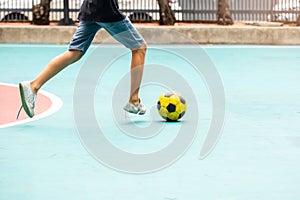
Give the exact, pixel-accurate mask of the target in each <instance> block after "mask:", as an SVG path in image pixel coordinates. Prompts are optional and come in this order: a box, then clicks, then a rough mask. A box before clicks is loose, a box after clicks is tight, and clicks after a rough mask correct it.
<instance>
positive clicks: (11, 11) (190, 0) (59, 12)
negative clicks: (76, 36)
mask: <svg viewBox="0 0 300 200" xmlns="http://www.w3.org/2000/svg"><path fill="white" fill-rule="evenodd" d="M40 1H41V0H0V20H1V21H31V20H32V7H33V5H36V4H39V3H40ZM228 2H229V6H230V11H231V14H232V18H233V19H234V21H288V22H293V21H296V18H297V16H298V13H299V7H300V6H299V0H228ZM81 3H82V0H69V1H68V4H69V7H68V9H67V15H68V16H69V18H70V19H72V20H74V21H76V20H77V14H78V10H79V8H80V5H81ZM217 4H218V0H169V5H170V6H171V8H172V10H173V11H174V13H175V17H176V19H177V21H189V22H190V21H192V22H195V21H197V22H198V21H202V22H204V21H206V22H215V21H216V20H217V19H216V13H217ZM50 5H51V13H50V21H59V20H61V19H63V18H65V17H66V16H65V15H64V5H65V4H64V0H52V1H51V4H50ZM119 7H120V9H121V11H123V12H124V13H125V14H126V15H127V16H129V17H130V18H131V19H132V20H137V21H145V22H151V21H157V20H159V8H158V4H157V2H156V0H119Z"/></svg>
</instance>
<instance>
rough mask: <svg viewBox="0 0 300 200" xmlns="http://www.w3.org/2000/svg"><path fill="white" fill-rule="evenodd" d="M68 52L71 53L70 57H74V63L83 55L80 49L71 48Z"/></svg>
mask: <svg viewBox="0 0 300 200" xmlns="http://www.w3.org/2000/svg"><path fill="white" fill-rule="evenodd" d="M68 53H69V55H70V57H71V58H72V59H71V60H72V61H71V62H72V63H74V62H76V61H78V60H80V58H81V57H82V52H81V51H78V50H69V51H68Z"/></svg>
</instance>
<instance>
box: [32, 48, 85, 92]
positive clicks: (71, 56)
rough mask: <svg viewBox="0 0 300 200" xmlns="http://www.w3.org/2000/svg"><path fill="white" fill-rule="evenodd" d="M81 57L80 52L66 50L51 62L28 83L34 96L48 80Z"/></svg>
mask: <svg viewBox="0 0 300 200" xmlns="http://www.w3.org/2000/svg"><path fill="white" fill-rule="evenodd" d="M81 56H82V52H81V51H79V50H68V51H66V52H64V53H62V54H61V55H59V56H57V57H56V58H54V59H53V60H51V61H50V62H49V63H48V65H47V66H46V68H45V69H44V70H43V71H42V72H41V73H40V74H39V75H38V76H37V77H36V78H35V79H34V80H33V81H31V82H30V86H31V88H32V91H33V93H35V94H36V93H37V92H38V90H39V89H40V88H41V87H42V85H44V84H45V83H46V82H47V81H48V80H50V79H51V78H52V77H54V76H55V75H56V74H58V73H59V72H60V71H62V70H63V69H64V68H66V67H67V66H69V65H70V64H72V63H74V62H76V61H78V60H79V59H80V58H81Z"/></svg>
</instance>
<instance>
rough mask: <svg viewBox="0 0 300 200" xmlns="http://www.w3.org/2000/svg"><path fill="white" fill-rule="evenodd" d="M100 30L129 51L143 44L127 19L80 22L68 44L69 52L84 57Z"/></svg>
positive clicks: (141, 38) (140, 37)
mask: <svg viewBox="0 0 300 200" xmlns="http://www.w3.org/2000/svg"><path fill="white" fill-rule="evenodd" d="M101 28H104V29H105V30H106V31H107V32H108V33H109V34H110V35H111V36H112V37H113V38H114V39H115V40H117V41H118V42H120V43H121V44H123V45H124V46H125V47H127V48H129V49H131V50H133V49H137V48H139V47H140V46H141V45H142V44H144V43H145V40H144V39H143V37H142V36H141V35H140V34H139V32H138V31H137V30H136V28H135V27H134V26H133V25H132V23H131V22H130V20H129V19H128V18H127V17H126V18H125V19H123V20H121V21H117V22H95V21H80V23H79V25H78V27H77V31H76V32H75V34H74V36H73V38H72V40H71V42H70V45H69V50H79V51H81V52H82V55H84V54H85V52H86V51H87V49H88V48H89V46H90V45H91V43H92V40H93V39H94V37H95V35H96V33H97V32H98V31H99V30H100V29H101Z"/></svg>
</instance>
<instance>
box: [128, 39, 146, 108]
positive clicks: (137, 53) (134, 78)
mask: <svg viewBox="0 0 300 200" xmlns="http://www.w3.org/2000/svg"><path fill="white" fill-rule="evenodd" d="M146 50H147V46H146V44H143V45H142V46H141V47H139V48H138V49H135V50H132V60H131V73H130V75H131V85H130V96H129V102H130V103H132V104H134V105H137V104H139V95H138V94H139V89H140V85H141V82H142V77H143V71H144V63H145V55H146Z"/></svg>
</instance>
